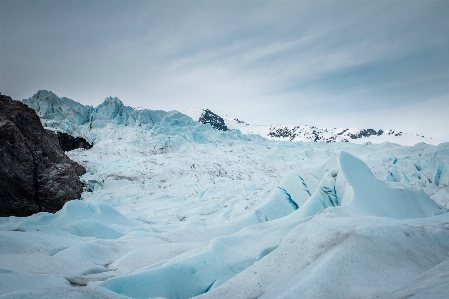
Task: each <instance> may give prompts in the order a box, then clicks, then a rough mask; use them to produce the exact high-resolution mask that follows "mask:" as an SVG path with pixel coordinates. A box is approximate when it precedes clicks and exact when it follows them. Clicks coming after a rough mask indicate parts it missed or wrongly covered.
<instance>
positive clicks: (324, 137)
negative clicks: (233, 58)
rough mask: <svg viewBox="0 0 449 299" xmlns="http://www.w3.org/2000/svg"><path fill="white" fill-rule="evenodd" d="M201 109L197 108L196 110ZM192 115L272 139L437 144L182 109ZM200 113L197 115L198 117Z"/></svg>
mask: <svg viewBox="0 0 449 299" xmlns="http://www.w3.org/2000/svg"><path fill="white" fill-rule="evenodd" d="M199 111H200V112H199ZM183 113H185V114H187V115H189V116H190V117H191V118H192V119H195V120H198V121H200V122H203V119H202V117H203V114H204V115H214V119H220V120H221V119H222V120H223V121H220V125H212V126H213V127H214V128H215V129H217V130H223V127H225V128H226V129H230V130H240V131H241V132H242V133H244V134H258V135H261V136H263V137H265V138H268V139H271V140H283V141H306V142H326V143H335V142H352V143H357V144H362V143H365V142H372V143H382V142H392V143H398V144H401V145H414V144H417V143H420V142H425V143H428V144H435V145H436V144H439V143H441V142H440V141H438V140H433V139H432V138H426V137H424V136H419V135H416V134H415V135H413V134H407V133H403V132H400V131H395V130H382V129H379V130H374V129H357V128H332V129H327V128H317V127H315V126H309V125H251V124H248V123H245V122H244V121H241V120H239V119H237V118H232V117H228V116H224V117H221V116H219V115H217V114H215V113H213V112H212V111H210V110H209V109H205V110H202V109H198V108H193V109H192V108H191V109H187V110H186V111H183ZM198 115H200V117H198Z"/></svg>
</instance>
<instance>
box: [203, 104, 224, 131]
mask: <svg viewBox="0 0 449 299" xmlns="http://www.w3.org/2000/svg"><path fill="white" fill-rule="evenodd" d="M198 121H199V122H201V123H203V124H210V125H211V126H212V127H213V128H214V129H215V130H220V131H227V130H228V127H227V126H226V123H225V121H224V119H223V118H222V117H221V116H219V115H217V114H215V113H213V112H212V111H210V110H209V109H206V110H204V112H203V114H202V115H201V117H200V119H199V120H198Z"/></svg>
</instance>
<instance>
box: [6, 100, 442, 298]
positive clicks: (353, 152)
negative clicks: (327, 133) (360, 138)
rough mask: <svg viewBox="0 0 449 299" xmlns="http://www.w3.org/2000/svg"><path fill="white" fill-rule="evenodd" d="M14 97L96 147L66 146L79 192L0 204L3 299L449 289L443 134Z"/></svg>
mask: <svg viewBox="0 0 449 299" xmlns="http://www.w3.org/2000/svg"><path fill="white" fill-rule="evenodd" d="M25 102H26V103H29V106H31V107H35V108H34V109H35V110H36V111H37V112H38V114H39V115H40V116H41V121H42V122H43V123H44V124H45V125H47V127H51V128H53V129H54V130H65V131H67V132H72V133H74V134H79V135H82V136H84V137H86V139H88V140H90V141H93V143H94V146H93V147H92V148H90V149H88V150H85V149H76V150H73V151H69V152H68V153H67V154H68V156H69V157H70V158H71V159H73V160H75V161H77V162H78V163H80V164H82V165H83V166H84V167H85V168H86V170H87V173H86V174H85V175H83V176H82V177H81V180H82V181H83V182H84V183H85V185H86V188H85V190H84V192H83V194H82V199H83V200H79V201H70V202H68V203H67V204H66V205H65V206H64V208H63V209H62V210H61V211H59V212H58V213H56V214H49V213H38V214H35V215H33V216H30V217H7V218H1V217H0V240H1V242H0V297H1V298H121V299H123V298H192V297H195V296H197V297H196V298H447V294H448V293H449V279H448V277H449V267H448V266H449V225H448V223H449V213H448V210H447V208H449V143H443V144H439V145H438V146H434V145H430V144H425V143H419V144H416V145H414V146H400V145H398V144H393V143H382V144H373V143H364V144H354V143H351V142H334V143H324V142H282V141H278V140H269V139H266V138H263V137H261V136H259V135H257V134H254V135H246V134H242V132H240V131H239V130H233V127H232V126H231V125H230V124H229V123H226V122H225V121H224V125H226V127H227V128H228V130H226V131H224V130H216V129H214V128H213V127H212V126H210V125H204V124H202V123H200V122H198V121H196V120H195V121H194V120H192V118H190V117H188V116H186V115H184V114H181V113H179V112H175V111H172V112H158V111H153V110H134V109H132V108H131V109H129V107H126V106H124V105H123V103H121V102H120V101H119V100H118V99H114V98H112V99H111V98H107V99H106V100H105V102H104V103H103V104H102V105H100V106H98V107H96V108H93V107H86V106H82V105H81V106H82V107H81V106H79V105H78V104H74V103H73V102H70V101H68V100H63V99H61V98H55V97H54V95H53V94H49V93H48V92H40V93H39V94H37V95H35V96H34V97H32V98H30V99H28V100H25ZM70 107H72V108H73V109H74V110H76V111H81V112H80V113H79V114H77V113H75V112H73V111H72V110H71V109H72V108H70ZM76 107H78V108H76ZM83 107H84V108H83ZM83 111H88V112H83ZM139 111H140V112H139ZM86 113H87V114H88V117H87V118H85V117H84V116H83V115H84V114H86ZM200 116H201V115H199V116H198V119H199V117H200ZM137 120H138V121H137ZM217 123H219V124H223V122H221V121H220V120H219V119H218V118H217Z"/></svg>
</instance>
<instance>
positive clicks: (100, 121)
mask: <svg viewBox="0 0 449 299" xmlns="http://www.w3.org/2000/svg"><path fill="white" fill-rule="evenodd" d="M22 102H23V103H24V104H26V105H27V106H28V107H30V108H32V109H34V110H35V111H36V113H37V114H38V115H39V117H40V118H41V121H42V124H43V125H44V127H46V128H48V129H51V130H54V131H58V132H64V133H67V134H70V135H71V136H73V137H81V138H85V137H86V135H87V133H88V132H89V131H90V130H92V129H95V128H103V127H105V126H106V125H108V124H113V125H123V126H131V127H146V128H153V127H154V126H155V125H156V124H158V123H160V122H162V121H170V120H171V119H172V118H175V119H182V117H181V115H182V114H180V113H179V112H176V111H171V112H166V111H162V110H149V109H143V110H135V109H134V108H132V107H130V106H125V105H124V104H123V102H122V101H120V100H119V99H118V98H116V97H107V98H106V99H105V100H104V101H103V103H101V104H100V105H98V106H97V107H95V108H94V107H92V106H89V105H86V106H85V105H82V104H80V103H78V102H75V101H73V100H71V99H68V98H65V97H63V98H60V97H58V96H57V95H56V94H54V93H53V92H51V91H46V90H40V91H38V92H37V93H36V94H35V95H33V96H32V97H30V98H28V99H24V100H22ZM174 115H177V117H173V116H174ZM184 118H187V119H186V120H182V121H184V122H185V123H188V122H189V121H191V120H190V119H189V118H188V117H187V116H184ZM87 139H88V138H87ZM86 141H87V142H90V140H86Z"/></svg>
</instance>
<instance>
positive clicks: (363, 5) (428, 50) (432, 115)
mask: <svg viewBox="0 0 449 299" xmlns="http://www.w3.org/2000/svg"><path fill="white" fill-rule="evenodd" d="M39 89H47V90H52V91H53V92H55V93H56V94H57V95H58V96H60V97H62V96H65V97H68V98H71V99H73V100H76V101H78V102H81V103H83V104H89V105H93V106H96V105H98V104H100V103H101V102H102V101H103V100H104V98H105V97H107V96H116V97H118V98H119V99H121V100H122V101H123V102H124V103H125V105H128V106H133V107H136V106H144V107H146V108H150V109H162V110H182V109H185V108H187V107H199V108H209V109H210V110H212V111H214V112H216V113H218V114H227V115H229V116H232V117H237V118H239V119H241V120H244V121H246V122H248V123H252V124H275V123H281V124H309V125H315V126H318V127H358V128H375V129H379V128H383V129H397V130H402V131H404V132H409V133H418V134H421V135H426V136H429V137H433V138H435V139H442V140H446V141H449V1H338V0H337V1H99V0H97V1H79V0H78V1H17V0H15V1H5V0H0V91H1V92H2V93H3V94H7V95H10V96H12V97H13V98H14V99H17V100H21V99H23V98H28V97H30V96H32V95H33V94H34V93H36V92H37V90H39Z"/></svg>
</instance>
